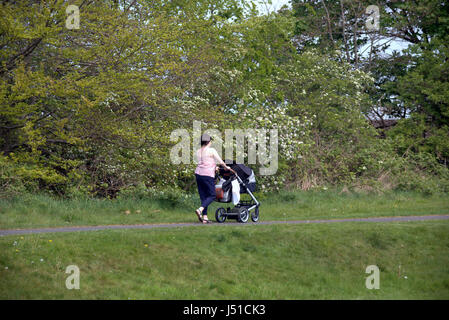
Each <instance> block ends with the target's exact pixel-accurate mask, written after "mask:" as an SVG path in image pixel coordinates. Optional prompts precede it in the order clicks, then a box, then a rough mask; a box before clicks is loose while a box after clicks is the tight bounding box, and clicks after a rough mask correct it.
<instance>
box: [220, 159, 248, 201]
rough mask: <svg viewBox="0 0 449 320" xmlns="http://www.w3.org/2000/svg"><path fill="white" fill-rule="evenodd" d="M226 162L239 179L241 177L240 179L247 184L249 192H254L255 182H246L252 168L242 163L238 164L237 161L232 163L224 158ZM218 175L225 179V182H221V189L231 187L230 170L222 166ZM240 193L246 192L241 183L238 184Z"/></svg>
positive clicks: (224, 189) (225, 189)
mask: <svg viewBox="0 0 449 320" xmlns="http://www.w3.org/2000/svg"><path fill="white" fill-rule="evenodd" d="M225 162H226V164H227V165H228V166H229V167H230V168H231V169H232V170H234V171H235V172H236V173H237V174H238V176H239V177H240V179H242V181H243V182H244V183H245V184H246V185H247V186H248V189H249V190H250V191H251V192H254V191H255V190H256V183H255V182H251V183H248V178H249V177H250V176H251V175H252V174H253V170H252V169H251V168H249V167H247V166H245V165H243V164H239V163H234V162H231V161H228V160H225ZM220 176H222V177H223V179H225V180H226V182H224V183H223V186H222V188H223V191H225V192H226V191H227V190H229V189H230V188H231V180H232V179H230V178H231V177H232V176H233V175H232V173H231V172H230V171H227V170H225V169H223V168H220ZM240 193H247V190H246V187H245V186H244V185H242V184H240Z"/></svg>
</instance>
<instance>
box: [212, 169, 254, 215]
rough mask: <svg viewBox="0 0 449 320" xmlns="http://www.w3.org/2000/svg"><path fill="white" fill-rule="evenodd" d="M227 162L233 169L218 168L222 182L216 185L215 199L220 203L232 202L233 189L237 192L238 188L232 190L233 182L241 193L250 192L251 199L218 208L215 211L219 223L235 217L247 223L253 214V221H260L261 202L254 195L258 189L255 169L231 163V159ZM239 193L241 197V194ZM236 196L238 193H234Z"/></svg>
mask: <svg viewBox="0 0 449 320" xmlns="http://www.w3.org/2000/svg"><path fill="white" fill-rule="evenodd" d="M226 163H228V166H229V167H230V168H231V170H230V171H227V170H225V169H223V168H220V169H219V170H218V178H220V182H219V183H218V184H217V185H215V194H216V198H215V201H217V202H220V203H230V202H232V201H233V196H232V193H233V192H232V191H234V193H236V190H232V189H233V188H232V185H233V184H234V186H235V187H237V188H236V189H240V190H239V193H240V194H244V193H247V194H249V196H250V197H251V200H249V201H244V200H239V202H238V203H237V204H236V205H235V206H234V208H230V207H228V208H227V209H225V208H223V207H221V208H218V209H217V211H216V212H215V219H216V220H217V222H219V223H223V222H225V221H226V219H227V218H229V219H235V220H237V221H238V222H241V223H246V222H247V221H248V219H249V216H250V214H251V220H252V221H253V222H257V221H259V206H260V203H259V201H257V199H256V197H255V196H254V195H253V192H254V191H255V189H256V179H255V176H254V171H253V170H251V168H248V167H247V166H245V165H243V164H236V163H234V162H233V163H232V164H229V161H226ZM237 183H238V185H237ZM237 195H238V198H239V194H237ZM234 196H236V194H234ZM251 211H252V212H251Z"/></svg>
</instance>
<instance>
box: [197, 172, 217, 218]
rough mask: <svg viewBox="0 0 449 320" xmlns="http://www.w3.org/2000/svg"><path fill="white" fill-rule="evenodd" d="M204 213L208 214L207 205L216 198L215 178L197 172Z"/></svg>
mask: <svg viewBox="0 0 449 320" xmlns="http://www.w3.org/2000/svg"><path fill="white" fill-rule="evenodd" d="M195 177H196V185H197V186H198V193H199V194H200V199H201V206H202V207H203V208H204V210H203V215H206V214H207V207H208V206H209V205H210V204H211V203H212V202H213V201H214V200H215V179H214V178H212V177H209V176H200V175H198V174H195Z"/></svg>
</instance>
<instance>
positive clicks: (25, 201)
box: [0, 190, 449, 229]
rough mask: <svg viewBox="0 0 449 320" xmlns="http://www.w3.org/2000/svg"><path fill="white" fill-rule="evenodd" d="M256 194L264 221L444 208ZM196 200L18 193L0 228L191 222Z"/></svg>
mask: <svg viewBox="0 0 449 320" xmlns="http://www.w3.org/2000/svg"><path fill="white" fill-rule="evenodd" d="M245 196H246V195H245ZM258 199H259V200H260V202H261V203H262V205H261V208H260V214H261V219H262V220H265V221H267V220H295V219H297V220H299V219H328V218H329V219H332V218H350V217H376V216H401V215H426V214H445V213H446V214H447V213H449V194H442V195H441V194H440V195H423V194H419V193H412V192H391V193H385V194H382V195H376V194H357V193H349V194H348V193H339V192H337V191H331V190H328V191H309V192H301V191H297V192H283V193H280V194H272V195H268V196H266V195H258ZM199 204H200V202H199V199H198V197H197V196H196V195H195V196H188V197H185V196H183V197H179V198H177V199H176V198H175V199H173V200H167V199H120V200H102V199H81V200H64V199H55V198H51V197H49V196H45V195H23V196H21V197H18V198H15V199H1V200H0V229H8V228H9V229H11V228H31V227H52V226H74V225H105V224H142V223H160V222H192V221H197V220H196V216H195V214H194V213H193V212H194V209H196V208H197V207H198V206H199ZM223 205H224V206H229V204H223ZM219 206H220V204H218V203H215V202H214V203H213V204H212V205H211V207H210V210H209V212H210V213H209V218H210V219H215V217H214V213H215V210H216V209H217V208H218V207H219ZM127 210H129V211H130V214H128V215H126V214H125V212H126V211H127ZM138 210H140V213H137V212H138Z"/></svg>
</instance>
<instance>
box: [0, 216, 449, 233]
mask: <svg viewBox="0 0 449 320" xmlns="http://www.w3.org/2000/svg"><path fill="white" fill-rule="evenodd" d="M447 219H449V214H447V215H428V216H402V217H376V218H346V219H330V220H285V221H260V222H256V223H254V222H248V223H237V222H225V223H212V224H208V225H203V224H200V223H199V222H195V223H192V222H190V223H163V224H133V225H105V226H79V227H54V228H34V229H10V230H0V236H9V235H24V234H37V233H53V232H75V231H97V230H117V229H155V228H182V227H210V226H254V225H272V224H307V223H336V222H396V221H426V220H447Z"/></svg>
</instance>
